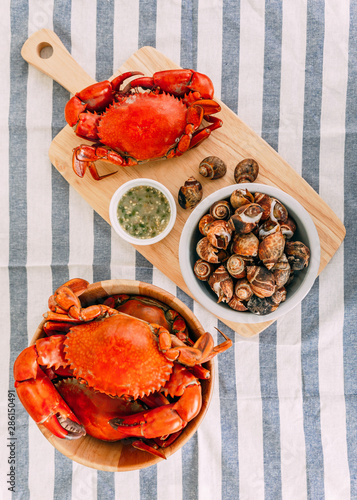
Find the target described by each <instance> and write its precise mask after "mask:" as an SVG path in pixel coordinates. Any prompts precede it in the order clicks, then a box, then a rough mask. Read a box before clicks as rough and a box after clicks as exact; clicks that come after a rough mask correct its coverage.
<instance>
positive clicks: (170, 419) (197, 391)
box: [109, 364, 202, 439]
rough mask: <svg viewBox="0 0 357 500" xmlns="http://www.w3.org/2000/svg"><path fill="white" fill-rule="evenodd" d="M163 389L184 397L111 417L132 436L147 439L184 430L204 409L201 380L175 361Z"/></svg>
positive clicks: (112, 424) (115, 424)
mask: <svg viewBox="0 0 357 500" xmlns="http://www.w3.org/2000/svg"><path fill="white" fill-rule="evenodd" d="M163 392H164V393H168V394H170V396H171V397H175V396H181V397H180V399H179V400H178V401H177V402H176V403H171V404H168V405H164V406H160V407H158V408H154V409H152V410H148V411H144V412H140V413H137V414H134V415H129V416H127V417H124V418H114V419H112V420H110V421H109V423H110V425H111V426H112V427H113V428H114V429H116V430H119V431H121V432H125V433H126V434H127V435H128V436H135V437H144V438H147V439H154V438H158V437H161V436H167V435H169V434H172V433H176V432H179V431H181V429H183V428H184V427H185V426H186V425H187V423H188V422H189V421H190V420H192V419H193V418H195V417H196V416H197V415H198V413H199V412H200V410H201V406H202V394H201V384H200V382H199V381H198V380H197V379H196V377H195V376H194V375H192V373H190V372H189V371H188V370H187V369H186V368H185V367H183V366H180V365H176V364H175V365H174V367H173V372H172V375H171V378H170V380H169V381H168V382H167V384H166V386H165V387H164V391H163Z"/></svg>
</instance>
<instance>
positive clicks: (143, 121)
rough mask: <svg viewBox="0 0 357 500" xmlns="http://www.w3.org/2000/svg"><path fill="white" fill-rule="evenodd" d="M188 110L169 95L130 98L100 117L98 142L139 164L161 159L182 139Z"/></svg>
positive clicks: (135, 95)
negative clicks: (133, 159)
mask: <svg viewBox="0 0 357 500" xmlns="http://www.w3.org/2000/svg"><path fill="white" fill-rule="evenodd" d="M186 114H187V106H186V105H185V104H184V103H183V102H182V101H181V100H179V99H177V98H176V97H173V96H172V95H169V94H152V93H151V94H144V93H143V94H139V93H136V94H132V95H129V96H127V97H125V98H124V99H123V100H122V101H120V102H118V103H114V104H112V105H111V106H110V107H109V108H108V109H107V110H106V111H105V113H104V114H103V115H101V117H100V119H99V120H100V121H99V124H98V135H99V139H100V141H101V142H102V143H103V144H106V145H107V146H109V147H110V148H112V149H114V150H115V151H118V152H120V153H123V154H125V155H128V156H130V157H131V158H135V159H136V160H137V161H138V162H143V161H147V160H148V159H154V158H163V157H164V156H166V155H167V153H168V151H169V149H170V148H171V147H174V146H175V145H176V143H177V140H178V139H179V138H180V137H181V136H182V134H183V132H184V130H185V127H186V125H187V120H186Z"/></svg>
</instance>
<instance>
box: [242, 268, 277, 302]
mask: <svg viewBox="0 0 357 500" xmlns="http://www.w3.org/2000/svg"><path fill="white" fill-rule="evenodd" d="M247 279H248V281H249V283H250V286H251V287H252V290H253V293H254V294H255V295H256V296H257V297H260V298H263V297H270V296H271V295H273V293H274V292H275V289H276V286H275V279H274V275H273V273H272V272H271V271H269V270H268V269H267V268H266V267H263V266H248V267H247Z"/></svg>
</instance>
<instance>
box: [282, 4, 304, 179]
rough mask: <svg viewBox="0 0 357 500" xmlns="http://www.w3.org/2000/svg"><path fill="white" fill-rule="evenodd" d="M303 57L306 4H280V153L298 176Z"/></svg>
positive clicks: (301, 122) (302, 106)
mask: <svg viewBox="0 0 357 500" xmlns="http://www.w3.org/2000/svg"><path fill="white" fill-rule="evenodd" d="M305 58H306V3H305V2H295V1H294V0H288V1H285V2H284V3H283V26H282V53H281V89H280V117H279V154H280V155H281V156H282V157H283V158H284V159H285V160H286V161H287V162H288V163H289V165H291V166H292V167H293V168H294V169H295V170H296V171H297V172H298V173H301V166H302V133H303V119H304V87H305Z"/></svg>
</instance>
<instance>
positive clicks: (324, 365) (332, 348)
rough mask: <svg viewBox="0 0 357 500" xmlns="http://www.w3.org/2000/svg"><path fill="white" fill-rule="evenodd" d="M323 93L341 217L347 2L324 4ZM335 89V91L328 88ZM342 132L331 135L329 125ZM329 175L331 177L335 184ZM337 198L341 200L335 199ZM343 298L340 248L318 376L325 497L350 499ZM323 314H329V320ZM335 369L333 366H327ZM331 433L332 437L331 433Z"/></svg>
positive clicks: (324, 156) (323, 289) (332, 270)
mask: <svg viewBox="0 0 357 500" xmlns="http://www.w3.org/2000/svg"><path fill="white" fill-rule="evenodd" d="M325 19H326V22H325V39H324V66H323V92H322V103H321V144H320V195H321V196H322V198H323V199H325V200H326V201H328V202H329V204H330V206H331V208H332V209H333V210H334V212H335V213H336V214H337V215H338V216H339V217H340V219H341V220H343V218H344V216H343V211H342V208H343V205H342V204H341V203H340V200H341V199H343V189H344V185H343V176H342V175H341V176H335V175H334V174H335V170H336V165H341V166H342V165H343V161H344V142H345V138H344V126H345V109H346V108H345V106H346V88H347V76H348V66H347V64H348V63H347V61H348V35H349V33H348V29H349V2H344V3H343V4H341V3H340V2H337V1H336V0H329V1H328V2H326V18H325ZM332 89H333V90H332ZM336 128H337V129H338V130H340V133H338V134H334V135H333V139H332V138H331V135H332V130H333V129H336ZM331 178H333V179H334V182H333V184H332V183H331ZM337 200H339V201H337ZM332 282H334V292H335V293H337V294H338V296H340V297H341V298H342V296H343V247H341V248H340V249H339V250H338V252H337V253H336V255H335V257H334V259H333V261H332V262H331V263H330V265H329V266H328V267H327V269H326V270H325V272H323V273H322V274H321V277H320V304H319V308H320V318H321V320H320V331H321V335H320V337H319V375H320V402H321V436H322V445H323V448H324V469H325V494H326V498H334V497H336V496H342V497H343V498H348V497H349V491H350V477H349V470H348V463H347V443H346V408H345V401H344V396H343V394H344V392H343V391H344V387H343V308H344V303H343V300H342V299H341V300H340V301H339V302H338V306H337V305H336V300H335V296H332V295H331V285H330V284H331V283H332ZM331 313H332V317H331ZM327 318H329V319H328V320H327ZM332 366H333V367H334V369H333V370H331V367H332ZM332 434H333V437H332Z"/></svg>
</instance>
